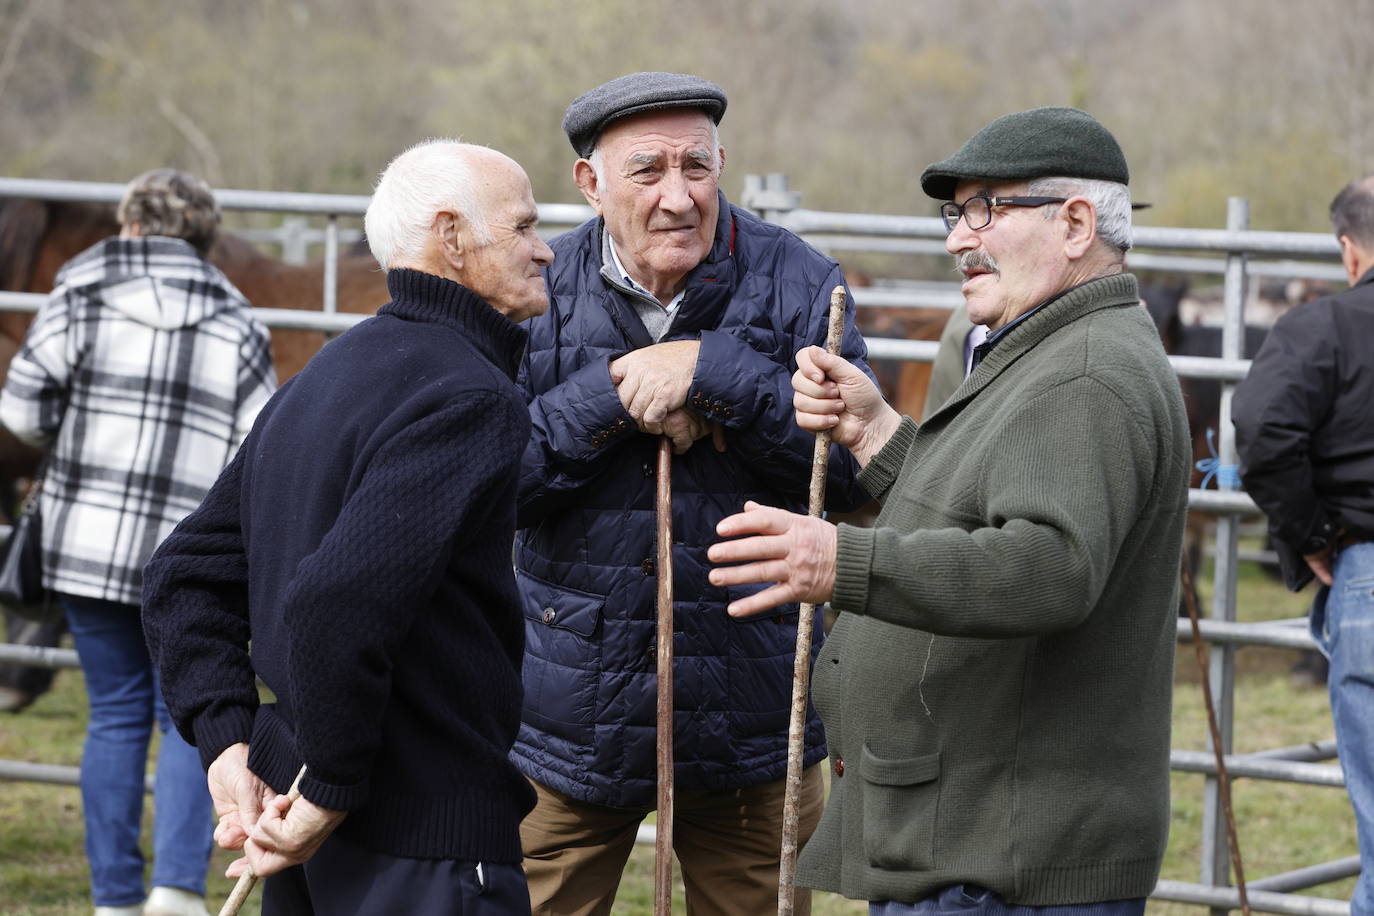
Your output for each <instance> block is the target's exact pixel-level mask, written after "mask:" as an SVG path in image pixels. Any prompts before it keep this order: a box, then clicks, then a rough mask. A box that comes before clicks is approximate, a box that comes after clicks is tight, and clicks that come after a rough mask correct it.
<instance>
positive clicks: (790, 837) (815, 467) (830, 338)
mask: <svg viewBox="0 0 1374 916" xmlns="http://www.w3.org/2000/svg"><path fill="white" fill-rule="evenodd" d="M844 300H845V295H844V287H843V286H837V287H835V288H834V289H833V290H831V291H830V325H829V328H828V329H827V331H826V335H825V349H826V352H827V353H831V354H834V355H839V352H840V340H841V338H843V336H844ZM829 463H830V431H829V430H822V431H821V432H818V433H816V449H815V451H814V452H813V453H812V456H811V498H810V514H811V515H813V516H816V517H819V516H820V514H821V512H822V510H824V508H825V472H826V468H827V466H828V465H829ZM815 616H816V606H815V605H814V604H803V605H802V606H801V610H800V611H799V612H798V614H797V655H796V658H795V660H794V661H793V665H792V720H791V722H790V723H789V725H788V728H787V782H786V784H785V787H784V790H783V799H782V858H781V860H780V862H779V867H778V916H792V905H793V900H792V898H793V897H794V896H795V894H796V882H797V874H796V872H797V833H798V830H799V823H800V812H799V811H798V809H799V807H800V805H801V771H802V752H803V750H804V747H803V746H804V744H805V741H804V739H805V735H806V701H807V696H808V695H809V694H810V687H811V628H812V622H813V620H814V618H815Z"/></svg>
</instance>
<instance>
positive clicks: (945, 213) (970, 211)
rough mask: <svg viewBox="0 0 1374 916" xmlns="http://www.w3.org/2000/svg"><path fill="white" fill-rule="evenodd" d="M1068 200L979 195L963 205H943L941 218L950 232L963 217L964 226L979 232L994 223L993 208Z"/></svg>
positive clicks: (1063, 198)
mask: <svg viewBox="0 0 1374 916" xmlns="http://www.w3.org/2000/svg"><path fill="white" fill-rule="evenodd" d="M1066 200H1068V198H1067V197H988V196H986V195H983V194H979V195H978V196H977V197H970V198H969V199H968V200H966V201H964V202H963V203H962V204H956V203H955V202H954V201H952V200H951V201H949V202H948V203H944V204H941V205H940V216H941V217H942V218H943V219H944V221H945V228H946V229H948V230H949V231H950V232H953V231H954V227H955V226H956V225H957V224H958V222H959V217H961V216H962V217H963V218H964V225H965V226H968V227H969V228H970V229H972V230H973V231H974V232H977V231H978V230H979V229H985V228H987V225H988V223H990V222H992V208H993V207H1043V206H1045V205H1046V204H1062V203H1064V201H1066Z"/></svg>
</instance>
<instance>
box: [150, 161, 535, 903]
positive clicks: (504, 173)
mask: <svg viewBox="0 0 1374 916" xmlns="http://www.w3.org/2000/svg"><path fill="white" fill-rule="evenodd" d="M536 222H537V212H536V209H535V204H534V198H533V195H532V193H531V190H530V184H529V180H528V179H527V178H526V176H525V173H524V172H523V171H522V170H521V168H520V167H519V166H518V165H517V164H516V163H515V162H513V161H512V160H510V159H508V158H507V157H505V156H503V155H501V154H500V153H497V152H495V151H494V150H489V149H483V148H480V147H473V146H468V145H465V144H460V143H457V142H454V141H429V142H427V143H425V144H421V145H419V146H417V147H414V148H412V149H410V150H408V151H406V152H405V153H402V154H401V155H400V156H398V157H397V158H396V159H395V160H394V161H393V162H392V163H391V165H389V166H388V167H387V170H386V171H385V172H384V173H383V175H382V177H381V180H380V182H379V183H378V185H377V190H376V192H375V194H374V195H373V198H372V203H371V205H370V206H369V207H368V211H367V219H366V227H367V235H368V239H369V242H370V244H371V246H372V251H373V253H374V254H375V255H376V257H377V260H378V261H379V263H381V264H382V265H383V266H384V267H385V268H386V269H387V284H388V287H389V289H390V292H391V295H392V301H391V302H390V303H389V304H387V305H385V306H383V307H382V308H381V309H380V310H379V311H378V313H377V315H376V317H374V318H371V319H368V320H367V321H364V322H362V323H361V324H359V325H358V326H356V327H355V328H353V329H351V330H350V331H348V332H347V333H345V334H343V335H342V336H341V337H339V338H338V339H337V340H335V341H333V342H331V343H330V344H329V345H328V346H327V347H325V349H324V350H323V351H321V352H320V353H319V354H318V355H317V356H316V357H315V358H314V359H313V360H312V361H311V362H310V364H309V365H307V366H306V368H305V370H304V371H302V372H301V373H300V374H299V375H297V376H296V377H295V378H293V379H292V380H291V381H290V382H289V383H288V384H286V385H284V386H283V387H282V389H281V390H280V391H279V392H278V394H277V396H276V397H274V398H273V399H272V400H271V401H270V402H269V403H268V405H267V406H266V407H265V408H264V409H263V411H262V414H261V416H260V417H259V419H258V421H257V423H256V425H255V426H254V428H253V431H252V433H251V434H250V435H249V437H248V439H247V441H246V442H245V443H244V445H243V448H242V449H241V450H240V451H239V453H238V455H237V456H236V457H235V458H234V460H233V462H232V463H231V464H230V465H229V467H228V468H226V469H225V471H224V473H223V475H222V476H221V477H220V478H219V481H218V482H217V483H216V484H215V486H214V488H213V489H212V490H211V491H210V493H209V495H208V496H207V497H206V498H205V501H204V502H203V503H202V504H201V506H200V508H199V509H198V510H197V511H196V512H195V513H193V514H192V515H191V516H189V517H188V518H187V519H186V520H185V521H184V522H183V523H182V524H181V525H180V526H179V527H178V528H177V529H176V531H175V532H174V533H173V534H172V535H171V536H170V537H169V538H168V539H167V540H166V541H165V542H164V543H163V544H162V546H161V547H160V548H159V549H158V551H157V553H156V554H155V555H154V557H153V559H152V561H151V562H150V563H149V565H148V567H147V570H146V572H145V580H144V610H143V619H144V626H145V629H146V631H147V637H148V642H149V647H150V649H151V650H152V653H153V656H154V658H155V659H156V662H157V665H158V667H159V669H160V671H161V675H162V682H163V690H164V692H165V693H166V696H167V705H168V708H169V709H170V710H171V713H172V716H173V718H174V720H175V722H176V725H177V728H178V730H179V731H180V732H181V734H182V735H184V736H185V737H186V739H187V740H188V741H190V742H191V743H192V744H194V745H196V747H197V748H199V751H200V756H201V759H202V762H203V763H204V764H205V766H206V767H207V768H208V772H209V782H210V789H211V794H212V795H213V796H214V798H215V804H216V808H217V811H218V813H219V814H220V826H219V828H218V830H217V831H216V833H217V839H218V841H219V842H220V845H222V846H225V847H228V848H238V847H242V848H243V850H244V853H245V857H244V858H243V859H240V860H238V861H237V862H235V863H234V864H233V865H232V866H230V870H229V873H230V875H231V876H232V875H233V874H236V873H238V872H241V871H242V870H243V869H244V867H245V866H246V865H251V866H252V867H253V869H254V870H255V871H256V872H257V873H258V874H259V875H269V876H271V877H268V879H267V881H266V886H265V888H264V899H263V912H264V913H265V914H274V913H310V912H318V913H331V914H351V913H358V914H363V913H391V912H402V911H404V912H406V913H422V914H439V913H453V912H468V911H469V909H468V907H469V906H472V905H473V904H475V903H476V901H469V902H468V903H464V901H465V900H468V898H470V897H473V896H474V895H479V894H480V895H482V901H481V905H482V907H483V909H482V912H502V913H507V912H509V913H528V912H529V898H528V892H527V890H526V886H525V879H524V874H523V872H522V870H521V866H520V859H521V851H520V837H519V833H518V826H519V823H520V820H521V818H522V817H523V816H524V815H525V813H526V812H527V811H529V810H530V808H531V807H532V806H533V804H534V795H533V792H532V791H531V790H530V787H529V785H528V783H527V782H526V781H525V779H524V777H523V776H522V775H521V774H520V772H519V771H518V770H516V768H515V767H514V766H513V765H512V764H511V763H510V762H509V761H508V759H507V752H508V751H509V750H510V747H511V743H512V742H513V741H514V738H515V734H516V729H517V727H518V725H519V717H520V698H521V682H520V665H521V658H522V653H523V650H524V624H523V619H522V615H521V614H520V611H519V609H518V607H519V604H518V598H517V593H516V588H515V581H514V577H513V574H512V571H511V562H510V555H511V553H510V552H511V542H512V537H513V533H514V529H515V494H516V488H517V474H518V470H519V466H520V456H521V453H522V451H523V449H524V446H525V442H526V440H527V439H528V438H529V430H530V426H529V416H528V413H527V411H526V409H525V402H524V398H523V396H522V395H521V393H520V392H519V391H518V389H517V388H516V386H515V384H514V381H513V379H514V375H515V372H516V367H517V365H518V363H519V360H520V357H521V354H522V352H523V350H524V345H525V338H526V334H525V331H524V329H523V328H521V327H519V326H518V325H517V323H516V322H519V321H521V320H523V319H526V318H529V317H531V316H533V315H537V314H540V313H542V312H543V311H544V310H545V309H546V308H547V305H548V301H547V297H546V294H545V289H544V281H543V278H542V275H541V268H543V267H547V266H548V264H549V263H550V261H551V260H552V258H553V253H552V252H551V251H550V250H549V248H548V247H547V246H546V245H545V244H544V242H543V241H542V240H541V239H540V238H539V236H538V235H537V234H536V232H535V226H536ZM250 641H251V653H250V650H249V645H250ZM255 675H256V677H258V678H260V679H261V680H262V681H263V683H265V684H266V685H267V687H268V688H269V689H270V690H271V692H272V694H273V695H274V698H275V701H274V702H261V703H260V701H259V694H258V690H257V688H256V686H255V684H254V676H255ZM302 766H304V767H305V769H304V776H303V778H301V780H300V798H299V799H298V800H296V801H295V802H294V803H293V802H292V801H290V799H289V798H288V797H286V796H285V795H280V794H279V793H284V792H286V791H287V789H288V787H289V786H290V784H291V782H292V779H293V777H294V776H295V775H296V774H297V772H298V771H299V770H300V769H301V767H302Z"/></svg>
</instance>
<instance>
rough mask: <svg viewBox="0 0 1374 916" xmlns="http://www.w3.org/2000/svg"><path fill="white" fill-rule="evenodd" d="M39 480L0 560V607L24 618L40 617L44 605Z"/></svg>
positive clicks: (40, 480)
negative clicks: (30, 611) (4, 607)
mask: <svg viewBox="0 0 1374 916" xmlns="http://www.w3.org/2000/svg"><path fill="white" fill-rule="evenodd" d="M42 485H43V484H42V478H41V477H40V478H39V480H38V482H37V483H35V484H34V486H33V488H32V489H31V490H30V491H29V493H28V495H27V496H26V497H25V498H24V507H23V509H21V510H20V512H19V518H18V519H17V520H16V521H15V523H14V527H13V528H12V529H10V536H9V538H8V540H6V542H5V551H4V555H3V556H0V604H4V605H6V606H8V607H9V608H10V609H11V610H13V611H17V612H18V613H20V614H23V615H24V616H26V617H27V616H31V613H26V611H28V609H32V610H33V611H36V612H39V613H41V612H42V610H43V608H42V606H43V605H44V604H45V603H46V600H45V599H46V598H47V589H45V588H44V587H43V522H42V517H41V516H40V515H39V514H38V492H39V490H41V489H42Z"/></svg>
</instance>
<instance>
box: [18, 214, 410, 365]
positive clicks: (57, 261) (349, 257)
mask: <svg viewBox="0 0 1374 916" xmlns="http://www.w3.org/2000/svg"><path fill="white" fill-rule="evenodd" d="M118 232H119V224H118V223H117V222H116V221H115V218H114V208H113V207H112V206H109V205H107V204H87V203H69V202H62V201H46V200H19V199H8V198H0V289H10V290H20V291H23V292H35V293H45V292H48V291H49V290H51V289H52V284H53V278H54V277H55V276H56V274H57V271H58V269H59V268H61V266H62V265H63V264H65V263H66V262H67V261H68V260H70V259H71V257H72V256H73V255H75V254H77V253H79V252H81V251H83V250H85V249H86V248H89V247H90V246H91V245H94V244H95V243H96V242H98V241H100V240H101V239H103V238H108V237H109V236H112V235H116V234H117V233H118ZM209 260H210V261H211V262H212V263H213V264H214V265H215V266H217V267H218V268H219V269H220V270H222V271H224V274H225V276H227V277H228V278H229V279H230V281H231V282H233V284H234V285H235V286H237V287H238V288H239V289H240V290H241V291H242V292H243V294H244V296H246V297H247V298H248V301H249V302H251V303H253V305H255V306H257V307H259V308H278V309H318V308H320V304H321V303H322V302H323V300H324V265H323V263H322V262H318V261H317V262H315V263H312V264H303V265H294V264H286V263H283V262H282V261H279V260H277V259H276V258H273V257H270V256H268V255H266V254H264V253H263V252H262V251H261V250H259V249H258V247H257V246H256V245H253V244H252V243H251V242H248V241H245V240H244V239H241V238H239V237H238V236H236V235H233V234H232V233H229V232H221V233H220V234H219V235H218V236H217V237H216V239H215V244H214V246H213V247H212V248H211V249H210V254H209ZM337 288H338V295H337V299H336V301H337V303H338V309H339V311H342V312H361V313H370V312H372V311H375V310H376V308H377V307H378V306H380V305H382V304H384V303H385V302H386V301H387V298H388V296H387V291H386V276H385V274H383V273H382V271H381V270H380V268H378V267H377V262H376V261H374V260H373V259H372V256H371V255H370V254H367V253H353V252H350V253H348V254H345V255H344V256H342V257H340V258H339V261H338V287H337ZM29 320H30V319H29V316H28V315H27V314H22V313H18V312H0V335H3V336H4V337H8V338H9V339H10V340H12V341H14V342H16V343H17V342H19V341H22V340H23V336H24V331H25V330H27V328H28V324H29ZM323 344H324V335H323V334H321V333H319V332H313V331H283V330H274V331H273V332H272V354H273V360H274V362H275V364H276V368H277V379H278V381H282V382H284V381H286V380H287V379H288V378H290V377H291V376H293V375H295V374H296V373H297V372H299V371H300V370H301V367H302V366H304V365H305V363H306V361H307V360H308V359H309V358H310V357H311V356H313V355H314V354H315V352H316V351H318V350H319V348H320V347H321V346H322V345H323ZM5 365H6V366H8V363H7V362H6V363H5Z"/></svg>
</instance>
